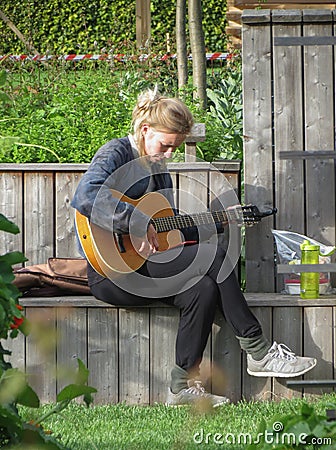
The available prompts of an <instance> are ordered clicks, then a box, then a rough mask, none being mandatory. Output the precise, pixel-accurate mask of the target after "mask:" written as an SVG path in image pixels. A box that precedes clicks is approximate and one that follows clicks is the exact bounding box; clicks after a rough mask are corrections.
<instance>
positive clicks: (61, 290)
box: [13, 258, 91, 297]
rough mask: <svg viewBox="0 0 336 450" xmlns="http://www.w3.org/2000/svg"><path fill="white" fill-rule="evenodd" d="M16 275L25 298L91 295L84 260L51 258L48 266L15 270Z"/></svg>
mask: <svg viewBox="0 0 336 450" xmlns="http://www.w3.org/2000/svg"><path fill="white" fill-rule="evenodd" d="M14 275H15V280H14V282H13V284H14V285H15V286H16V287H17V288H18V289H19V290H20V291H21V292H22V295H23V296H24V297H53V296H58V295H78V294H80V295H90V294H91V292H90V288H89V286H88V279H87V261H86V259H84V258H49V259H48V262H47V263H46V264H36V265H33V266H27V267H23V268H22V269H15V270H14Z"/></svg>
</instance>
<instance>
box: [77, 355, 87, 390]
mask: <svg viewBox="0 0 336 450" xmlns="http://www.w3.org/2000/svg"><path fill="white" fill-rule="evenodd" d="M77 362H78V369H77V374H76V381H75V383H76V384H86V383H87V382H88V379H89V374H90V372H89V369H87V368H86V367H85V364H84V363H83V361H82V360H81V359H79V358H78V359H77Z"/></svg>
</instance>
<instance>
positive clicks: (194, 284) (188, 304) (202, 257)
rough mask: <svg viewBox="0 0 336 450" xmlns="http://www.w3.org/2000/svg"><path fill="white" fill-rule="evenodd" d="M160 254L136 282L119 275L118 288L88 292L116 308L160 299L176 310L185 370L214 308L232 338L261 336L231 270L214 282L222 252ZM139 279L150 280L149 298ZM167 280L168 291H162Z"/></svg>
mask: <svg viewBox="0 0 336 450" xmlns="http://www.w3.org/2000/svg"><path fill="white" fill-rule="evenodd" d="M174 252H175V253H174ZM162 255H163V254H155V255H153V256H152V257H151V258H150V259H149V260H148V261H147V262H146V264H145V265H144V266H143V267H142V268H141V269H140V271H139V273H140V274H141V276H143V277H144V278H141V281H140V282H139V283H138V281H137V280H136V279H135V278H133V279H132V276H131V277H129V276H125V277H123V282H122V283H121V284H120V283H119V282H117V284H119V285H117V284H115V282H112V281H110V280H109V279H107V278H105V279H103V280H102V281H100V282H98V283H95V284H93V285H92V286H91V291H92V294H93V295H94V296H95V297H96V298H98V299H100V300H103V301H105V302H108V303H112V304H115V305H119V306H143V305H146V304H147V305H148V304H149V303H150V302H152V301H157V300H160V301H161V302H165V303H169V304H171V305H174V306H176V307H178V308H179V309H180V310H181V318H180V323H179V328H178V333H177V338H176V364H177V365H178V366H179V367H181V368H182V369H185V370H191V369H197V368H198V366H199V364H200V362H201V360H202V356H203V352H204V348H205V346H206V343H207V340H208V337H209V334H210V332H211V328H212V324H213V321H214V317H215V312H216V309H217V308H218V307H219V309H220V310H221V311H222V313H223V315H224V317H225V319H226V321H227V322H228V323H229V324H230V326H231V327H232V329H233V331H234V333H235V335H236V336H240V337H257V336H260V335H261V333H262V330H261V326H260V324H259V322H258V320H257V319H256V317H255V316H254V315H253V314H252V312H251V310H250V309H249V307H248V305H247V302H246V300H245V297H244V295H243V294H242V292H241V289H240V287H239V284H238V282H237V279H236V276H235V274H234V272H233V271H232V270H231V271H230V273H229V275H227V276H226V277H225V279H224V280H223V281H222V280H221V279H220V278H219V279H218V275H219V274H220V270H221V268H222V266H223V261H224V258H225V252H224V251H223V250H222V249H220V248H217V247H215V246H214V245H211V244H199V245H192V246H185V247H183V248H180V249H179V250H178V251H177V250H173V251H171V250H168V251H167V252H164V257H163V256H162ZM195 261H196V262H195ZM90 273H92V269H90V270H89V271H88V275H89V282H90ZM135 275H137V274H135ZM152 279H154V280H155V281H152ZM143 280H145V281H146V280H147V281H148V284H149V286H150V288H149V289H148V290H147V292H150V293H151V295H150V296H148V295H146V293H145V292H144V291H143V290H142V288H141V286H143V285H144V284H146V283H144V281H143ZM167 280H168V282H167V283H166V288H165V287H163V288H162V284H164V283H163V281H167ZM174 283H175V287H174ZM137 284H138V286H139V288H136V289H130V290H131V291H132V293H130V292H127V291H128V290H129V289H128V287H129V286H136V285H137ZM147 287H148V286H147ZM172 294H173V295H172Z"/></svg>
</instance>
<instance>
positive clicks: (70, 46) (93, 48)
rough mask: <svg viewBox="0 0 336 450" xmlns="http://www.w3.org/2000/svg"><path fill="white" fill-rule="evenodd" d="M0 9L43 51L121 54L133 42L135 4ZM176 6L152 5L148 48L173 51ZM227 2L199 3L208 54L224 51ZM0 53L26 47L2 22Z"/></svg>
mask: <svg viewBox="0 0 336 450" xmlns="http://www.w3.org/2000/svg"><path fill="white" fill-rule="evenodd" d="M0 9H1V10H2V11H4V13H5V14H7V15H8V16H9V18H10V19H11V20H12V21H13V22H14V23H15V25H16V26H17V27H18V29H19V30H20V31H21V33H23V35H24V36H25V37H26V39H28V40H29V42H30V43H31V44H33V45H34V47H35V48H36V49H37V50H38V51H39V52H41V53H47V52H49V53H52V54H53V53H56V54H64V53H65V54H66V53H81V54H82V53H92V52H95V53H100V52H101V51H102V52H108V51H112V52H113V53H124V52H125V47H126V49H129V43H132V42H133V43H134V42H135V28H136V27H135V25H136V24H135V22H136V14H135V0H114V1H113V2H112V1H109V0H99V1H98V0H82V1H81V2H79V1H78V0H49V1H48V2H36V1H35V2H33V1H27V0H17V1H16V2H8V1H7V0H0ZM175 11H176V5H175V2H171V1H169V0H152V1H151V29H152V43H151V44H152V45H154V46H156V45H160V46H161V47H164V46H165V42H166V34H167V33H169V34H170V41H171V45H172V48H174V40H175V37H174V30H175ZM225 11H226V2H224V1H215V0H208V1H207V2H204V5H203V27H204V34H205V40H206V46H207V48H208V49H209V51H213V52H214V51H223V50H224V49H225V48H226V36H225V20H226V19H225ZM0 43H1V47H0V54H11V53H12V54H13V53H14V54H15V53H17V54H19V53H26V52H27V50H26V48H25V47H24V44H23V43H22V42H21V41H20V40H19V39H18V38H17V36H16V35H15V34H14V33H13V31H12V30H10V29H9V28H8V27H7V26H6V24H5V23H4V22H3V21H1V20H0ZM172 51H173V52H174V50H172Z"/></svg>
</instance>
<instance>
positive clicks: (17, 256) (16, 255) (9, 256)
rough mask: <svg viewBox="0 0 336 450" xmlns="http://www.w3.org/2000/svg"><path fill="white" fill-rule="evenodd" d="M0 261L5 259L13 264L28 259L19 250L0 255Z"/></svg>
mask: <svg viewBox="0 0 336 450" xmlns="http://www.w3.org/2000/svg"><path fill="white" fill-rule="evenodd" d="M0 261H5V262H6V263H7V264H10V265H11V266H13V265H14V264H19V263H23V262H25V261H28V259H27V258H26V257H25V255H24V254H23V253H21V252H10V253H6V254H5V255H0Z"/></svg>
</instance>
